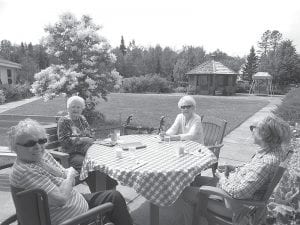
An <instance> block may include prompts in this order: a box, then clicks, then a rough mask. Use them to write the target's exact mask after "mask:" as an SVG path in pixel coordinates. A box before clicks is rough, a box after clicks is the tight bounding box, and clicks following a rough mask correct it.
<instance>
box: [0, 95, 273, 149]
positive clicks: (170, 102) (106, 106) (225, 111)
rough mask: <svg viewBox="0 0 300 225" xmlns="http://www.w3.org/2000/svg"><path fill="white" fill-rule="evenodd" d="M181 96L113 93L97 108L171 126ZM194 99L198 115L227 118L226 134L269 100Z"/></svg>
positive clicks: (49, 110) (60, 105) (53, 104)
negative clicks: (162, 121) (161, 120)
mask: <svg viewBox="0 0 300 225" xmlns="http://www.w3.org/2000/svg"><path fill="white" fill-rule="evenodd" d="M179 98H180V96H179V95H159V94H123V93H122V94H110V95H109V96H108V101H107V102H105V101H104V100H102V101H101V102H100V104H99V105H98V107H97V109H98V110H99V111H101V112H102V113H103V114H104V115H105V117H106V119H108V120H118V119H119V117H120V116H121V118H122V120H123V121H125V119H126V118H127V116H128V115H130V114H133V115H134V118H133V122H134V123H136V124H141V125H144V126H152V127H157V126H158V122H159V118H160V117H161V116H162V115H165V116H166V122H167V126H169V125H170V124H172V123H173V120H174V119H175V116H176V114H178V113H179V109H178V108H177V102H178V100H179ZM194 98H195V100H196V102H197V109H196V111H197V113H198V114H200V115H212V116H216V117H219V118H223V119H225V120H226V121H228V125H227V129H226V134H227V133H229V132H230V131H231V130H232V129H234V128H235V127H237V126H238V125H239V124H241V123H242V122H243V121H245V120H246V119H247V118H248V117H249V116H251V115H253V114H254V113H255V112H257V111H258V110H259V109H261V108H262V107H264V106H265V105H266V104H267V103H268V101H267V100H266V99H265V98H247V97H239V96H233V97H229V96H228V97H226V96H194ZM64 109H65V99H63V98H56V99H54V100H51V101H48V102H43V100H38V101H35V102H32V103H28V104H26V105H23V106H20V107H17V108H15V109H12V110H9V111H6V112H4V113H3V114H17V115H47V116H55V115H56V113H57V112H58V111H60V110H64ZM5 139H6V137H5V132H4V130H3V129H2V134H1V133H0V146H1V145H6V144H7V141H6V140H5Z"/></svg>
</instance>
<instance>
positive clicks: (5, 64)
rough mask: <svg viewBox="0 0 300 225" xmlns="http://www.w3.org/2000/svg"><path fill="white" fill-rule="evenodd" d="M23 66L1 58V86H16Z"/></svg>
mask: <svg viewBox="0 0 300 225" xmlns="http://www.w3.org/2000/svg"><path fill="white" fill-rule="evenodd" d="M21 68H22V66H21V64H19V63H15V62H11V61H9V60H6V59H3V58H1V57H0V84H15V83H16V79H17V72H18V70H20V69H21Z"/></svg>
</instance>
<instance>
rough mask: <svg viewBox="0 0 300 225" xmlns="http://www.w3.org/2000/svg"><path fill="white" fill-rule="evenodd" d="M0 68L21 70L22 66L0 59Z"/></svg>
mask: <svg viewBox="0 0 300 225" xmlns="http://www.w3.org/2000/svg"><path fill="white" fill-rule="evenodd" d="M0 66H4V67H8V68H16V69H21V68H22V65H21V64H19V63H15V62H12V61H9V60H6V59H3V58H1V57H0Z"/></svg>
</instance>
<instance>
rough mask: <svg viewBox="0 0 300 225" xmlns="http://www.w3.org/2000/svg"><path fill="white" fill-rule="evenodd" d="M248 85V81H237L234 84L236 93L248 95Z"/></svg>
mask: <svg viewBox="0 0 300 225" xmlns="http://www.w3.org/2000/svg"><path fill="white" fill-rule="evenodd" d="M249 89H250V83H249V82H248V81H238V82H237V84H236V92H237V93H249Z"/></svg>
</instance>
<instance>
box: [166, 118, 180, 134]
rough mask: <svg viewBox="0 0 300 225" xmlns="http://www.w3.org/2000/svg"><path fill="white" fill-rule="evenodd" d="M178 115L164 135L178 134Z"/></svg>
mask: <svg viewBox="0 0 300 225" xmlns="http://www.w3.org/2000/svg"><path fill="white" fill-rule="evenodd" d="M180 117H181V116H180V114H178V115H177V117H176V119H175V121H174V123H173V124H172V126H171V127H170V128H169V129H168V130H167V132H166V135H175V134H178V132H179V127H180V122H181V119H180Z"/></svg>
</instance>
